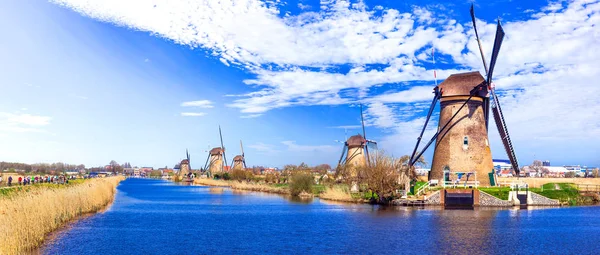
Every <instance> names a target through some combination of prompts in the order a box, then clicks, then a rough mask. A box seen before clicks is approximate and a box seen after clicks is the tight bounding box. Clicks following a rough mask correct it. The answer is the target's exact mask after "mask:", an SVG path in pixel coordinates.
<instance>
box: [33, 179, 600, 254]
mask: <svg viewBox="0 0 600 255" xmlns="http://www.w3.org/2000/svg"><path fill="white" fill-rule="evenodd" d="M118 191H119V192H118V193H117V196H116V199H115V202H114V204H113V205H112V206H111V207H110V209H108V210H107V211H105V212H103V213H99V214H96V215H93V216H90V217H87V218H85V219H83V220H80V221H78V222H76V223H74V224H72V225H71V226H69V227H68V228H66V229H64V230H62V231H59V232H58V233H57V234H55V235H54V236H53V237H52V238H51V240H50V241H49V242H47V244H46V245H45V246H44V247H43V248H42V252H43V253H45V254H265V253H269V254H415V253H419V254H600V207H570V208H551V209H530V210H491V209H487V210H485V209H478V210H440V209H414V208H404V207H382V206H371V205H348V204H336V203H330V202H326V201H320V200H318V199H314V200H312V201H304V202H302V201H294V200H290V199H288V198H286V197H283V196H278V195H271V194H264V193H254V192H237V191H232V190H230V189H226V188H211V187H201V186H182V185H176V184H174V183H170V182H165V181H158V180H144V179H128V180H126V181H123V182H122V183H121V184H120V185H119V187H118Z"/></svg>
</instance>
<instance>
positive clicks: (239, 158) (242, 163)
mask: <svg viewBox="0 0 600 255" xmlns="http://www.w3.org/2000/svg"><path fill="white" fill-rule="evenodd" d="M240 149H241V150H242V154H241V155H236V156H235V157H233V166H232V167H231V169H232V170H236V169H238V170H243V169H246V157H245V155H244V146H243V145H242V141H241V140H240Z"/></svg>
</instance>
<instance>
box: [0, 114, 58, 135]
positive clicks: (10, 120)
mask: <svg viewBox="0 0 600 255" xmlns="http://www.w3.org/2000/svg"><path fill="white" fill-rule="evenodd" d="M51 120H52V118H51V117H48V116H38V115H31V114H14V113H7V112H0V131H4V132H19V133H23V132H37V133H41V132H45V130H43V129H42V128H41V127H44V126H47V125H49V124H50V121H51Z"/></svg>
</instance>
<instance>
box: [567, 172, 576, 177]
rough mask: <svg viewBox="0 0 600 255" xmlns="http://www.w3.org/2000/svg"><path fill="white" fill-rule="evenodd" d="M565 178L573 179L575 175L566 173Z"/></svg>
mask: <svg viewBox="0 0 600 255" xmlns="http://www.w3.org/2000/svg"><path fill="white" fill-rule="evenodd" d="M565 178H575V173H574V172H566V173H565Z"/></svg>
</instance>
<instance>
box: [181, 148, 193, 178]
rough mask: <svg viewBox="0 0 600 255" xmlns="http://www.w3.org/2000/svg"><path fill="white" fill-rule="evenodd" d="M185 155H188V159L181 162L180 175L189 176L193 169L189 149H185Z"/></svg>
mask: <svg viewBox="0 0 600 255" xmlns="http://www.w3.org/2000/svg"><path fill="white" fill-rule="evenodd" d="M185 155H186V159H184V160H182V161H181V163H180V164H179V176H182V177H183V176H188V174H189V173H190V171H191V167H190V154H189V153H188V150H187V149H185Z"/></svg>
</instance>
